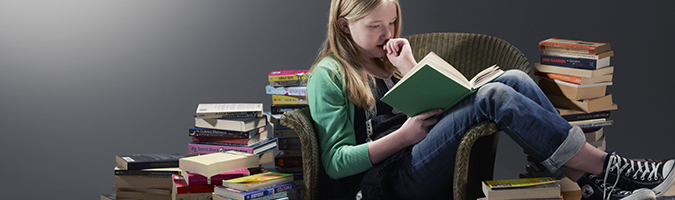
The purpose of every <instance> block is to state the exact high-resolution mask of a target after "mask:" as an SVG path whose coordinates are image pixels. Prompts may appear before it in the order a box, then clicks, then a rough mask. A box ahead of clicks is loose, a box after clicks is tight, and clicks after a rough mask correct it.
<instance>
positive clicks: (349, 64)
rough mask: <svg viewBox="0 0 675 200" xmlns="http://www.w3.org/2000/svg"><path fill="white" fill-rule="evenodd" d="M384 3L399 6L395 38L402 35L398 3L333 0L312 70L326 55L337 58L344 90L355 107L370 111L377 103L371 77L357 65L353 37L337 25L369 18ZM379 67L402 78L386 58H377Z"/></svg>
mask: <svg viewBox="0 0 675 200" xmlns="http://www.w3.org/2000/svg"><path fill="white" fill-rule="evenodd" d="M385 2H394V3H395V4H396V12H397V16H398V17H397V19H396V22H395V24H396V26H395V28H394V35H393V38H398V37H400V35H401V7H400V5H399V3H398V0H332V1H331V4H330V13H329V16H328V31H327V33H326V40H325V41H324V42H323V45H322V46H321V49H320V51H319V55H318V56H317V60H316V62H315V63H314V65H313V66H312V68H311V69H310V71H311V70H314V67H316V65H317V64H318V62H319V61H321V59H323V58H324V57H326V56H334V57H335V58H337V60H338V61H339V62H340V64H342V68H340V69H339V70H340V71H339V72H340V74H341V75H342V80H343V81H342V86H343V87H342V88H343V91H344V92H346V93H347V96H348V97H349V100H350V101H351V102H352V103H354V105H356V106H359V107H362V108H365V109H369V108H371V107H372V106H373V105H374V104H375V98H374V97H373V93H372V92H371V88H370V83H371V81H372V80H373V77H372V75H370V74H369V73H368V71H366V69H365V68H364V67H363V66H361V65H360V63H358V62H357V61H358V59H359V55H360V54H361V52H360V50H359V48H358V46H356V44H355V43H354V40H352V37H351V36H350V35H349V34H347V33H345V32H344V31H343V30H342V29H341V28H340V27H339V24H338V19H340V18H345V19H347V20H348V21H350V22H352V21H355V20H358V19H361V18H362V17H364V16H366V15H368V14H369V13H370V12H372V11H373V10H375V8H377V7H378V6H380V5H382V4H383V3H385ZM374 60H375V63H376V64H377V66H378V67H380V68H381V69H383V70H384V71H386V72H389V73H390V74H394V75H397V76H398V77H400V74H401V73H400V71H399V70H398V69H397V68H396V67H394V66H393V65H392V64H391V62H389V60H388V59H387V57H386V56H385V57H384V58H383V59H379V58H374Z"/></svg>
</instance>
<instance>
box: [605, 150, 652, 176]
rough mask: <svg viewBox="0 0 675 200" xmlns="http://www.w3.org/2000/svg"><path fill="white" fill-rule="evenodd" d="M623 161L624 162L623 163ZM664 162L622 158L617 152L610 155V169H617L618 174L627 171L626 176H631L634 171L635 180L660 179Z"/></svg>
mask: <svg viewBox="0 0 675 200" xmlns="http://www.w3.org/2000/svg"><path fill="white" fill-rule="evenodd" d="M622 163H623V164H622ZM662 164H663V163H661V162H639V161H634V160H628V159H626V158H622V157H620V156H618V155H616V154H613V155H610V158H609V163H608V166H607V168H608V170H607V171H609V172H611V171H613V170H614V169H616V170H617V176H618V175H621V173H622V172H624V171H625V176H626V177H629V176H630V174H631V173H633V177H632V178H633V180H638V178H639V180H642V181H644V180H645V179H647V181H652V180H659V174H658V169H659V167H661V165H662Z"/></svg>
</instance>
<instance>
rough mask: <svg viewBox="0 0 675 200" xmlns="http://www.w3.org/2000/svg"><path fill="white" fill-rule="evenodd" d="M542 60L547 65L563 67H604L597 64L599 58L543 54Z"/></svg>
mask: <svg viewBox="0 0 675 200" xmlns="http://www.w3.org/2000/svg"><path fill="white" fill-rule="evenodd" d="M540 62H541V64H545V65H556V66H562V67H572V68H579V69H590V70H595V69H598V67H604V66H597V64H598V60H594V59H584V58H567V57H561V56H550V55H541V61H540Z"/></svg>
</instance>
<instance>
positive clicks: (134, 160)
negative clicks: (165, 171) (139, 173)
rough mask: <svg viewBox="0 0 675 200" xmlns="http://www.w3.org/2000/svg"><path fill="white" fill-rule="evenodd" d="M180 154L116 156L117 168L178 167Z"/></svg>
mask: <svg viewBox="0 0 675 200" xmlns="http://www.w3.org/2000/svg"><path fill="white" fill-rule="evenodd" d="M182 157H183V156H181V155H179V154H119V155H116V156H115V161H116V162H117V166H119V167H120V168H121V169H126V170H141V169H149V168H167V167H178V159H180V158H182Z"/></svg>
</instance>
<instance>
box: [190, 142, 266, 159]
mask: <svg viewBox="0 0 675 200" xmlns="http://www.w3.org/2000/svg"><path fill="white" fill-rule="evenodd" d="M276 141H277V138H269V139H267V140H264V141H261V142H259V143H256V144H254V145H251V146H244V145H225V144H218V143H195V142H191V143H189V144H188V152H189V153H196V154H209V153H217V152H225V151H238V152H244V153H250V154H256V155H257V154H260V153H263V152H265V151H268V150H271V149H273V148H275V147H277V142H276Z"/></svg>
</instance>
